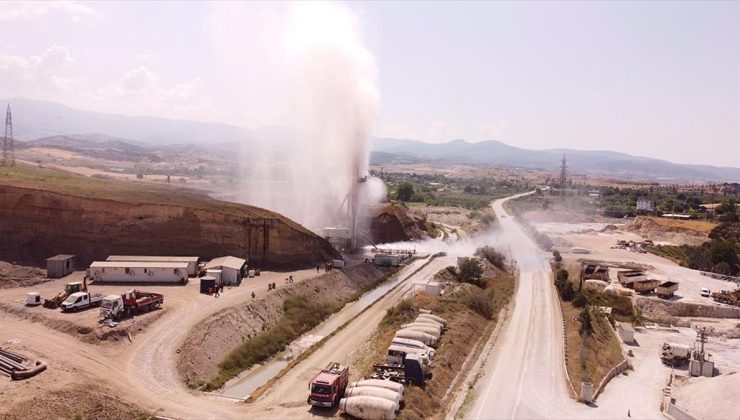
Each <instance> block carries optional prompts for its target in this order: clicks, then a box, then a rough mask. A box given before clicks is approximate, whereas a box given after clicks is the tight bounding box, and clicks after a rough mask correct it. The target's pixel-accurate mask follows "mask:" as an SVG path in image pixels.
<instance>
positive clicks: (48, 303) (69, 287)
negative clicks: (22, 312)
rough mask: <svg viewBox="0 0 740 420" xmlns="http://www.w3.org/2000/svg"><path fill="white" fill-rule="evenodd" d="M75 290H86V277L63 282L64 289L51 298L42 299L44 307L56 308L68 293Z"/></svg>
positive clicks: (75, 291)
mask: <svg viewBox="0 0 740 420" xmlns="http://www.w3.org/2000/svg"><path fill="white" fill-rule="evenodd" d="M77 292H87V279H84V280H83V281H75V282H72V283H67V284H65V285H64V291H62V292H59V294H58V295H56V296H54V297H53V298H51V299H44V308H49V309H57V308H58V307H59V305H61V304H62V302H64V300H65V299H67V298H68V297H69V295H71V294H72V293H77Z"/></svg>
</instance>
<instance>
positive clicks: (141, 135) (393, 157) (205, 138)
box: [0, 98, 740, 183]
mask: <svg viewBox="0 0 740 420" xmlns="http://www.w3.org/2000/svg"><path fill="white" fill-rule="evenodd" d="M4 103H10V104H11V108H12V110H13V128H14V134H15V137H16V138H17V139H19V140H25V141H31V143H30V144H29V145H36V146H40V145H43V146H57V147H60V148H64V149H67V150H73V151H82V149H88V150H87V152H88V153H86V154H91V153H90V150H89V149H91V148H97V147H104V148H105V149H108V150H117V151H121V152H125V153H122V155H123V154H134V155H146V154H147V153H149V152H151V151H152V149H154V148H157V149H162V147H163V146H166V145H175V144H176V145H186V144H187V145H195V146H208V148H213V147H214V146H216V145H218V146H219V147H221V148H224V147H226V146H227V145H229V144H233V143H237V142H238V143H241V144H244V143H245V142H249V143H257V142H269V144H270V145H272V146H274V147H282V146H281V145H284V144H286V143H287V142H289V140H290V138H291V137H293V136H294V135H295V132H294V131H292V130H291V129H289V128H284V127H267V128H259V129H246V128H243V127H238V126H235V125H229V124H220V123H204V122H197V121H189V120H176V119H167V118H155V117H131V116H124V115H116V114H106V113H100V112H93V111H83V110H79V109H75V108H71V107H68V106H66V105H62V104H58V103H54V102H47V101H38V100H33V99H26V98H13V99H10V100H0V104H4ZM34 140H37V141H36V142H35V143H34V142H33V141H34ZM563 155H566V156H567V159H568V166H569V168H570V170H571V171H573V172H577V173H588V174H595V175H605V176H611V177H615V178H620V179H635V180H637V179H640V180H653V181H660V182H681V183H683V182H707V181H715V182H740V168H728V167H715V166H709V165H684V164H676V163H671V162H668V161H664V160H659V159H652V158H646V157H639V156H632V155H628V154H625V153H617V152H610V151H582V150H571V149H549V150H531V149H523V148H519V147H513V146H509V145H507V144H505V143H502V142H500V141H495V140H489V141H482V142H478V143H469V142H466V141H464V140H454V141H450V142H447V143H437V144H430V143H425V142H422V141H418V140H409V139H390V138H379V139H376V140H375V142H374V144H373V154H372V156H371V160H372V161H373V162H374V163H379V164H388V163H392V162H406V163H409V162H410V163H418V162H432V161H434V162H439V163H466V164H488V165H498V166H509V167H521V168H530V169H545V170H553V171H557V170H558V168H559V167H560V161H561V159H562V158H563ZM121 157H123V156H121Z"/></svg>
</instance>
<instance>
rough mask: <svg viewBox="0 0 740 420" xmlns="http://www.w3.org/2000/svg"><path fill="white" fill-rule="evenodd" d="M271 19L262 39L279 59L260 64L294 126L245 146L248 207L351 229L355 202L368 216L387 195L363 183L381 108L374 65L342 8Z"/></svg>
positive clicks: (375, 183) (284, 117)
mask: <svg viewBox="0 0 740 420" xmlns="http://www.w3.org/2000/svg"><path fill="white" fill-rule="evenodd" d="M269 16H270V19H269V20H270V24H269V25H265V31H267V32H266V33H267V35H266V34H265V33H261V34H260V36H261V39H263V40H264V42H263V44H264V43H268V44H269V45H270V46H271V47H270V52H269V55H270V56H271V60H272V61H270V64H269V65H266V64H264V63H256V65H257V66H262V67H261V69H262V71H263V73H264V75H265V77H266V78H269V83H270V84H271V86H273V87H274V89H273V90H272V91H273V94H274V95H282V101H281V100H280V99H278V100H277V101H276V100H275V98H269V102H270V103H275V102H278V103H279V104H280V105H279V107H278V108H279V115H280V122H279V124H280V125H282V126H284V127H288V130H283V131H282V132H281V134H280V135H279V136H277V137H276V138H272V139H270V140H269V141H259V140H260V139H256V140H258V141H256V142H250V143H249V145H248V147H245V148H244V150H243V156H242V157H241V159H240V161H241V162H242V165H241V166H242V167H241V173H242V177H241V178H242V179H241V181H240V182H239V187H238V188H239V191H238V192H239V196H240V201H242V202H244V203H247V204H251V205H255V206H259V207H264V208H267V209H270V210H274V211H277V212H279V213H282V214H284V215H286V216H288V217H290V218H292V219H294V220H296V221H298V222H300V223H302V224H303V225H305V226H307V227H309V228H311V229H314V230H318V229H320V228H322V227H326V226H334V225H340V226H344V227H350V225H351V218H350V217H348V215H349V214H350V213H351V211H350V210H351V209H352V208H353V206H356V207H357V216H358V218H359V219H360V220H364V219H366V216H367V208H368V207H369V206H372V205H373V204H374V203H377V202H378V201H379V200H380V199H381V198H382V197H384V196H385V190H384V187H383V184H382V182H381V181H380V180H376V179H369V180H367V182H363V183H359V182H358V180H359V179H360V178H361V177H363V176H365V175H366V174H367V171H368V161H369V155H370V142H371V137H372V128H373V126H374V123H375V118H376V113H377V108H378V102H379V92H378V88H377V70H376V65H375V60H374V58H373V56H372V54H370V52H369V51H368V50H367V49H365V48H364V47H363V45H362V43H361V41H360V38H359V36H358V34H357V26H356V21H355V17H354V15H353V14H352V12H351V11H350V10H349V9H348V8H346V7H344V6H342V5H341V4H338V3H313V2H311V3H308V2H307V3H293V4H288V5H281V6H278V8H277V9H276V10H272V11H271V13H269ZM258 60H259V59H256V60H255V61H258ZM270 67H274V68H270ZM244 71H245V72H246V73H247V75H245V77H249V75H248V73H249V72H250V68H245V69H244ZM286 131H287V132H286Z"/></svg>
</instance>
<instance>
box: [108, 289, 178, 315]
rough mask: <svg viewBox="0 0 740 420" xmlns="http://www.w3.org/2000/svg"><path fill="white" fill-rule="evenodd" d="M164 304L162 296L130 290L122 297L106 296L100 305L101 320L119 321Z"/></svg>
mask: <svg viewBox="0 0 740 420" xmlns="http://www.w3.org/2000/svg"><path fill="white" fill-rule="evenodd" d="M163 303H164V295H162V294H159V293H152V292H144V291H141V290H136V289H131V290H129V291H128V292H126V293H124V294H122V295H108V296H106V297H105V298H104V299H103V302H102V304H101V305H100V316H102V317H103V319H104V320H105V319H114V320H120V319H122V318H125V317H129V316H131V315H136V314H140V313H143V312H149V311H151V310H153V309H156V308H158V307H159V306H160V305H162V304H163Z"/></svg>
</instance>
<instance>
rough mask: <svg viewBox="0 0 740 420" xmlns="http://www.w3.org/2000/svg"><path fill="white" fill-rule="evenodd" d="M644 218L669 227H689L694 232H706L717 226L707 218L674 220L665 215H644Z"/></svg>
mask: <svg viewBox="0 0 740 420" xmlns="http://www.w3.org/2000/svg"><path fill="white" fill-rule="evenodd" d="M645 218H646V219H650V220H652V221H653V222H655V223H657V224H659V225H661V226H665V227H669V228H678V229H689V230H693V231H696V232H701V233H705V234H708V233H709V232H711V231H712V229H714V228H715V227H717V223H714V222H710V221H707V220H676V219H667V218H665V217H653V216H645Z"/></svg>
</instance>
